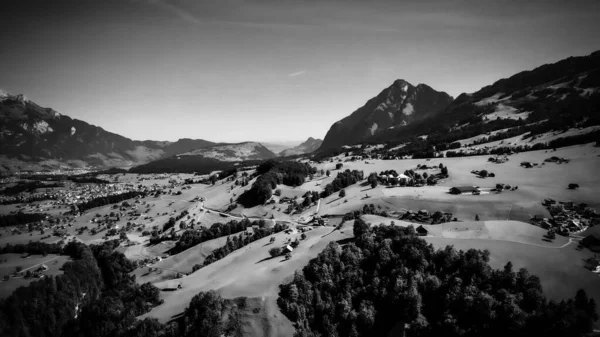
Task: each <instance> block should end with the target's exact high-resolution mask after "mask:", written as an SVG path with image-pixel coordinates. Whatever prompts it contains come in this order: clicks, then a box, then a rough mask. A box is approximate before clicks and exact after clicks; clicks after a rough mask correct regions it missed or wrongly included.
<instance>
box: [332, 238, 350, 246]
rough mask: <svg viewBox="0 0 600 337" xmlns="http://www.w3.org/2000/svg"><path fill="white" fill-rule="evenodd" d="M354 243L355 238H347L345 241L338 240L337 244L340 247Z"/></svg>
mask: <svg viewBox="0 0 600 337" xmlns="http://www.w3.org/2000/svg"><path fill="white" fill-rule="evenodd" d="M353 241H354V238H345V239H340V240H337V241H336V243H337V244H340V245H345V244H347V243H350V242H353Z"/></svg>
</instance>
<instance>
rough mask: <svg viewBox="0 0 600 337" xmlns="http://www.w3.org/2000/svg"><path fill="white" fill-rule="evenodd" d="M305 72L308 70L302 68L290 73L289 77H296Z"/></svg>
mask: <svg viewBox="0 0 600 337" xmlns="http://www.w3.org/2000/svg"><path fill="white" fill-rule="evenodd" d="M304 74H306V70H300V71H297V72H295V73H291V74H288V76H289V77H296V76H302V75H304Z"/></svg>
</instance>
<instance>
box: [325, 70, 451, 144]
mask: <svg viewBox="0 0 600 337" xmlns="http://www.w3.org/2000/svg"><path fill="white" fill-rule="evenodd" d="M450 102H452V97H451V96H450V95H448V94H446V93H445V92H438V91H435V90H434V89H432V88H431V87H429V86H427V85H425V84H419V85H417V86H416V87H415V86H413V85H412V84H410V83H408V82H406V81H404V80H396V81H395V82H394V83H393V84H392V85H391V86H390V87H388V88H386V89H385V90H383V91H382V92H381V93H380V94H379V95H377V96H376V97H374V98H372V99H370V100H369V101H368V102H367V103H366V104H365V105H364V106H362V107H361V108H359V109H358V110H356V111H354V112H353V113H352V114H350V116H348V117H346V118H344V119H342V120H340V121H338V122H336V123H335V124H333V125H332V126H331V128H330V129H329V131H328V132H327V135H326V136H325V139H324V140H323V144H322V145H321V147H320V149H331V148H338V147H341V146H343V145H351V144H354V143H357V142H360V141H363V140H365V139H368V138H370V137H372V136H374V135H376V134H379V133H381V132H384V131H385V130H389V129H393V128H397V127H400V126H406V125H409V124H411V123H414V122H416V121H419V120H421V119H423V118H426V117H428V116H431V115H433V114H436V113H437V112H439V111H440V110H442V109H443V108H445V107H446V106H448V104H450Z"/></svg>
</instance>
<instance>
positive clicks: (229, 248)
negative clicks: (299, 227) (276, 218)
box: [193, 224, 287, 271]
mask: <svg viewBox="0 0 600 337" xmlns="http://www.w3.org/2000/svg"><path fill="white" fill-rule="evenodd" d="M286 228H287V225H281V224H275V226H273V227H271V228H266V227H263V228H256V229H254V230H253V233H252V235H244V234H243V233H242V234H240V235H238V236H233V237H232V238H227V243H225V245H223V246H222V247H220V248H217V249H215V250H213V251H212V252H211V253H210V254H209V255H208V256H207V257H206V259H204V263H203V266H208V265H209V264H211V263H213V262H216V261H218V260H220V259H222V258H224V257H225V256H227V255H229V254H230V253H233V251H235V250H237V249H240V248H242V247H244V246H247V245H249V244H250V243H252V242H254V241H256V240H260V239H262V238H264V237H267V236H269V235H271V234H275V233H279V232H281V231H282V230H284V229H286ZM200 268H201V267H199V266H198V265H196V266H194V269H193V270H194V271H196V270H198V269H200Z"/></svg>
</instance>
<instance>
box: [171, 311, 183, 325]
mask: <svg viewBox="0 0 600 337" xmlns="http://www.w3.org/2000/svg"><path fill="white" fill-rule="evenodd" d="M183 314H184V313H183V312H180V313H178V314H175V315H173V316H171V319H169V321H168V322H167V324H169V323H173V322H175V321H177V320H179V319H181V318H183Z"/></svg>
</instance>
